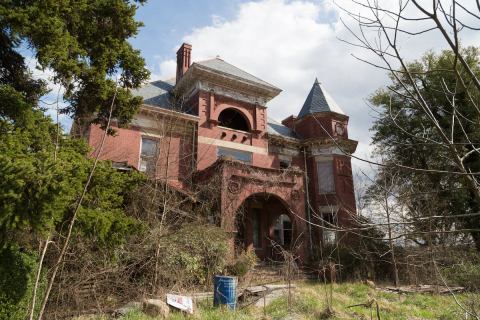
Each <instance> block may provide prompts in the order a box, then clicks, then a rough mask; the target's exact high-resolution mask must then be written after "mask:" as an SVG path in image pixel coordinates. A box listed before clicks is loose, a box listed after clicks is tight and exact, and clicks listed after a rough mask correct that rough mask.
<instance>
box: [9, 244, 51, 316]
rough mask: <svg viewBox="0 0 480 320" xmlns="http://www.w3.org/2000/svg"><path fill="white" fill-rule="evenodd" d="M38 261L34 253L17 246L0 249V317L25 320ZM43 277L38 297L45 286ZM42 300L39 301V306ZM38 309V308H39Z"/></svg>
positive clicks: (41, 294) (37, 304)
mask: <svg viewBox="0 0 480 320" xmlns="http://www.w3.org/2000/svg"><path fill="white" fill-rule="evenodd" d="M37 267H38V263H37V257H36V255H34V254H31V253H27V252H22V251H21V250H20V249H18V248H17V247H10V248H6V249H2V250H1V251H0V319H1V320H7V319H8V320H24V319H25V318H27V314H28V311H29V307H30V304H31V300H32V294H33V287H34V285H35V277H36V271H37ZM44 280H45V279H44V278H43V279H42V281H41V283H40V286H39V289H38V290H37V297H40V298H39V299H38V300H40V299H41V297H42V296H43V290H44V287H45V281H44ZM40 303H41V301H37V303H36V306H37V308H38V307H39V306H40ZM37 311H38V309H37Z"/></svg>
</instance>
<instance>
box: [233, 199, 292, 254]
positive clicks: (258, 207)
mask: <svg viewBox="0 0 480 320" xmlns="http://www.w3.org/2000/svg"><path fill="white" fill-rule="evenodd" d="M279 223H280V224H281V225H279ZM300 229H301V228H300V226H299V225H298V219H297V217H296V216H295V214H294V213H293V211H292V209H291V208H290V206H289V204H288V203H287V202H286V201H285V200H284V199H282V198H281V197H279V196H278V195H275V194H271V193H266V192H259V193H253V194H250V195H249V196H247V197H246V198H245V199H244V201H243V202H242V204H241V205H240V206H239V207H238V208H237V210H236V214H235V230H236V232H235V245H236V248H237V250H238V249H241V250H245V249H250V250H254V251H255V253H256V254H257V256H258V257H259V258H260V259H262V260H281V252H282V249H286V250H291V249H295V248H294V247H293V246H294V243H295V240H296V238H297V237H298V236H300V234H301V233H299V232H298V231H299V230H300Z"/></svg>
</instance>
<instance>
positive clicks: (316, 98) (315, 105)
mask: <svg viewBox="0 0 480 320" xmlns="http://www.w3.org/2000/svg"><path fill="white" fill-rule="evenodd" d="M318 112H335V113H339V114H345V113H344V112H343V110H342V109H341V108H340V107H339V105H338V104H337V103H336V102H335V100H333V98H332V96H330V94H329V93H328V92H327V91H326V90H325V88H324V87H323V86H322V84H321V83H320V82H318V79H315V82H314V83H313V86H312V89H311V90H310V93H309V94H308V96H307V99H306V100H305V103H304V104H303V107H302V110H300V113H299V114H298V118H302V117H305V116H307V115H309V114H312V113H318Z"/></svg>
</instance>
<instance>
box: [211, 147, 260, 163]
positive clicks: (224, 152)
mask: <svg viewBox="0 0 480 320" xmlns="http://www.w3.org/2000/svg"><path fill="white" fill-rule="evenodd" d="M217 157H219V158H220V157H227V158H233V159H235V160H238V161H241V162H245V163H251V162H252V153H251V152H247V151H242V150H235V149H229V148H222V147H218V149H217Z"/></svg>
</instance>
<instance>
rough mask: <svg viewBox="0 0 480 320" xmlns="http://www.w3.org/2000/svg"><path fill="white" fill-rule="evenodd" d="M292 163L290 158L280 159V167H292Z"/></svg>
mask: <svg viewBox="0 0 480 320" xmlns="http://www.w3.org/2000/svg"><path fill="white" fill-rule="evenodd" d="M291 164H292V162H291V161H288V160H280V169H288V168H290V165H291Z"/></svg>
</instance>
